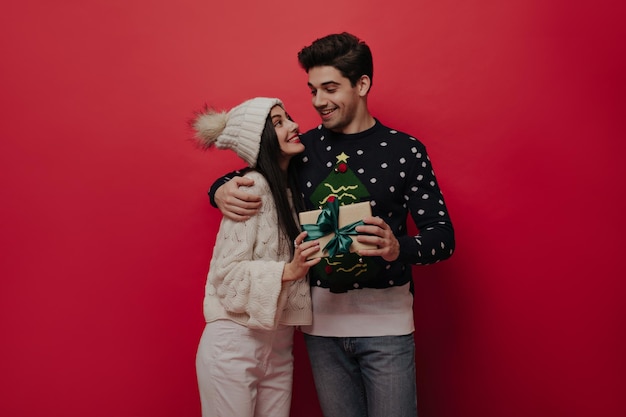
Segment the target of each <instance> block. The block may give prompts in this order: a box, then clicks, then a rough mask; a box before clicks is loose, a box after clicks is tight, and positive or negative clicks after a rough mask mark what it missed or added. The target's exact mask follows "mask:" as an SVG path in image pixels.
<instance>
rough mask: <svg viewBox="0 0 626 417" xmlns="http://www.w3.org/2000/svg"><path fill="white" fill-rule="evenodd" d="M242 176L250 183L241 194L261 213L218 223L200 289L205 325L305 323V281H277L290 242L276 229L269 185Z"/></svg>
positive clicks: (258, 177)
mask: <svg viewBox="0 0 626 417" xmlns="http://www.w3.org/2000/svg"><path fill="white" fill-rule="evenodd" d="M246 177H249V178H252V179H253V180H254V185H253V186H251V187H245V188H246V191H248V192H251V193H253V194H256V195H259V196H261V198H262V206H261V211H260V212H259V214H258V215H257V216H252V217H251V218H250V219H249V220H247V221H245V222H234V221H231V220H228V219H226V218H223V219H222V222H221V224H220V229H219V232H218V235H217V238H216V243H215V247H214V249H213V257H212V259H211V264H210V267H209V274H208V278H207V282H206V286H205V297H204V317H205V319H206V322H207V323H208V322H211V321H214V320H219V319H228V320H232V321H234V322H237V323H240V324H242V325H244V326H247V327H249V328H255V329H273V328H276V326H277V325H279V324H282V325H291V326H299V325H304V324H310V323H311V296H310V287H309V284H308V282H307V281H306V279H301V280H297V281H289V282H284V283H283V282H282V273H283V268H284V266H285V263H286V262H288V261H289V260H290V258H291V253H290V243H291V242H290V240H289V239H288V238H287V237H286V236H285V235H284V234H283V233H281V232H279V231H278V230H277V226H276V225H277V224H278V220H277V213H276V207H275V205H274V201H273V199H272V195H271V192H270V189H269V185H268V184H267V181H266V180H265V178H264V177H263V176H262V175H261V174H259V173H258V172H255V171H249V172H247V173H246Z"/></svg>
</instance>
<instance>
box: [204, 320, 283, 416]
mask: <svg viewBox="0 0 626 417" xmlns="http://www.w3.org/2000/svg"><path fill="white" fill-rule="evenodd" d="M293 331H294V328H293V326H281V327H279V328H278V330H274V331H269V330H251V329H248V328H247V327H245V326H242V325H240V324H237V323H234V322H232V321H230V320H217V321H214V322H211V323H207V324H206V326H205V327H204V332H203V333H202V337H201V338H200V345H199V346H198V353H197V356H196V373H197V376H198V387H199V389H200V401H201V404H202V417H289V409H290V406H291V386H292V382H293V354H292V348H293Z"/></svg>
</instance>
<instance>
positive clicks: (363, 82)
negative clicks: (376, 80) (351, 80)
mask: <svg viewBox="0 0 626 417" xmlns="http://www.w3.org/2000/svg"><path fill="white" fill-rule="evenodd" d="M356 86H357V88H358V91H359V95H360V96H361V97H365V96H366V95H367V93H369V91H370V87H371V86H372V80H371V79H370V77H369V76H367V75H361V78H359V80H358V81H357V82H356Z"/></svg>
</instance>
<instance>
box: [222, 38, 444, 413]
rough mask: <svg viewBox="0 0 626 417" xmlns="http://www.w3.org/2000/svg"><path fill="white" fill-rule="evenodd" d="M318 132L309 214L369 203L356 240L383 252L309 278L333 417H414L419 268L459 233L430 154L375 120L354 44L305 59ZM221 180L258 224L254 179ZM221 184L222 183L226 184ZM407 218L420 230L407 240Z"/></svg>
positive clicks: (312, 145)
mask: <svg viewBox="0 0 626 417" xmlns="http://www.w3.org/2000/svg"><path fill="white" fill-rule="evenodd" d="M298 60H299V62H300V65H301V67H302V68H303V69H304V70H305V71H306V72H307V74H308V86H309V89H310V91H311V96H312V104H313V107H314V108H315V110H316V111H317V112H318V113H319V115H320V117H321V120H322V124H321V125H320V126H318V127H317V128H314V129H312V130H310V131H308V132H306V133H305V134H304V135H302V137H301V141H302V143H304V144H305V148H306V149H305V151H304V152H303V154H302V157H301V158H294V161H296V160H297V163H298V164H299V165H298V168H299V174H300V181H299V183H300V189H301V191H302V193H303V195H304V198H305V203H306V204H307V206H308V208H309V209H317V208H319V207H321V206H323V205H324V204H325V203H326V202H327V201H328V199H329V198H333V199H338V200H339V201H340V203H341V204H342V205H345V204H351V203H356V202H360V201H369V202H370V206H371V208H372V214H373V217H366V218H364V219H363V221H364V223H365V224H364V225H362V226H359V227H357V229H356V230H357V232H359V233H360V235H359V236H357V237H356V239H357V240H358V241H359V242H361V243H369V244H373V245H374V246H375V247H376V249H368V250H361V251H360V252H359V253H342V254H339V255H336V256H331V257H328V258H324V259H323V261H322V262H320V263H319V264H317V266H316V267H314V268H313V269H311V271H310V277H309V280H310V283H311V292H312V302H313V324H312V325H311V326H303V327H302V331H303V333H304V337H305V341H306V346H307V351H308V354H309V358H310V360H311V366H312V371H313V376H314V379H315V386H316V390H317V393H318V397H319V400H320V405H321V408H322V411H323V413H324V416H326V417H352V416H354V417H361V416H368V417H403V416H406V417H415V416H416V415H417V396H416V379H415V344H414V339H413V332H414V323H413V284H412V267H411V265H425V264H431V263H434V262H438V261H441V260H444V259H447V258H449V257H450V256H451V255H452V253H453V251H454V245H455V242H454V229H453V227H452V223H451V221H450V217H449V215H448V211H447V208H446V205H445V203H444V200H443V196H442V194H441V191H440V189H439V186H438V184H437V181H436V179H435V175H434V171H433V169H432V166H431V162H430V159H429V157H428V155H427V153H426V148H425V147H424V145H423V144H422V143H421V142H419V141H418V140H416V139H415V138H413V137H411V136H409V135H407V134H405V133H402V132H399V131H396V130H394V129H390V128H388V127H386V126H384V125H383V124H382V123H380V121H378V120H377V119H376V118H374V117H373V116H372V114H371V113H370V111H369V109H368V106H367V97H368V94H369V92H370V89H371V86H372V77H373V61H372V55H371V52H370V49H369V47H368V46H367V45H366V44H365V43H364V42H362V41H361V40H359V39H358V38H357V37H355V36H353V35H351V34H348V33H341V34H333V35H329V36H326V37H323V38H321V39H318V40H316V41H315V42H313V43H312V44H311V45H310V46H307V47H305V48H303V49H302V50H301V51H300V52H299V53H298ZM227 178H228V177H223V178H222V179H220V180H218V181H217V182H216V183H215V184H213V187H212V188H211V192H210V194H211V197H212V203H213V204H214V205H216V206H218V207H220V209H221V210H222V212H223V214H224V215H225V216H227V217H229V218H231V219H243V218H247V217H248V216H251V215H254V213H255V212H256V210H257V209H258V206H259V203H258V196H251V195H249V194H246V193H244V192H243V191H239V190H238V187H239V185H247V183H246V181H245V180H243V179H241V178H238V177H235V178H232V179H231V180H230V181H229V182H225V181H226V179H227ZM222 185H224V186H222ZM409 213H410V215H411V217H412V218H413V221H414V222H415V225H416V226H417V229H418V233H419V234H418V235H417V236H410V235H408V231H407V224H406V223H407V222H406V221H407V216H408V214H409Z"/></svg>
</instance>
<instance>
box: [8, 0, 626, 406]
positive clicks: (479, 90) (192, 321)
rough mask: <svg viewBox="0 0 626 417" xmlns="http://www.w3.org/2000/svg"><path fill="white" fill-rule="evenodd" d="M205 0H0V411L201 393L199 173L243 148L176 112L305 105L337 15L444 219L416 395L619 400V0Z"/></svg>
mask: <svg viewBox="0 0 626 417" xmlns="http://www.w3.org/2000/svg"><path fill="white" fill-rule="evenodd" d="M213 3H217V2H207V1H200V0H179V1H176V2H174V1H148V0H134V1H128V0H109V1H93V0H92V1H88V0H87V1H86V0H81V1H64V2H49V1H42V0H39V1H38V0H24V1H21V2H10V4H6V5H3V12H2V14H0V57H1V60H2V61H1V64H0V120H1V124H0V138H1V141H0V167H1V175H0V186H1V193H2V200H1V201H2V204H0V245H1V248H0V249H1V250H2V253H1V255H0V277H1V281H0V335H1V336H0V337H1V342H0V375H1V376H0V415H3V416H11V417H23V416H36V415H49V416H63V417H73V416H76V417H78V416H80V417H83V416H90V417H137V416H150V417H169V416H176V417H184V416H198V415H199V401H198V395H197V388H196V382H195V369H194V355H195V350H196V346H197V342H198V339H199V337H200V333H201V331H202V327H203V319H202V311H201V304H202V294H203V286H204V280H205V276H206V272H207V267H208V263H209V259H210V256H211V249H212V246H213V243H214V238H215V233H216V230H217V227H218V224H219V217H220V216H219V214H218V212H217V211H216V210H215V209H213V208H211V207H210V206H209V203H208V199H207V197H206V190H207V188H208V186H209V184H210V183H211V182H212V181H213V179H214V178H216V177H217V176H218V175H219V174H221V173H223V172H225V171H227V170H230V169H232V168H234V167H238V166H240V163H239V162H238V160H237V159H236V157H235V156H234V155H231V154H230V153H226V152H221V153H211V152H209V153H202V152H200V151H199V150H197V149H195V148H194V146H193V145H192V144H191V143H190V142H189V141H188V138H189V136H190V134H189V131H188V130H187V127H186V121H187V119H188V118H189V117H190V116H191V113H192V111H193V110H197V109H199V108H200V107H202V105H203V104H204V103H205V102H206V103H208V104H214V105H218V106H224V107H229V106H232V105H234V104H236V103H239V102H240V101H242V100H244V99H246V98H249V97H251V96H256V95H270V96H279V97H281V98H282V99H283V100H284V101H285V103H286V105H287V107H288V109H289V111H290V113H292V115H293V116H294V117H295V118H296V120H297V121H298V122H299V123H300V125H301V126H302V128H303V129H306V128H310V127H312V126H314V125H315V124H316V123H317V118H316V116H315V115H314V113H313V112H312V110H311V108H310V103H309V101H308V97H309V95H308V91H307V88H306V85H305V84H306V76H305V74H304V73H303V72H302V71H301V70H300V69H299V68H298V66H297V63H296V52H297V51H298V50H299V49H300V48H301V47H302V46H304V45H307V44H309V43H310V42H311V41H312V40H313V39H315V38H317V37H320V36H323V35H326V34H328V33H331V32H336V31H342V30H347V31H351V32H353V33H355V34H357V35H359V36H361V37H362V38H364V39H365V40H366V41H368V43H369V44H370V46H371V47H372V50H373V53H374V57H375V77H374V87H373V90H372V94H371V108H372V111H373V112H374V114H375V115H376V116H377V117H379V118H380V119H381V120H382V121H383V122H385V123H387V124H388V125H391V126H394V127H396V128H398V129H402V130H405V131H408V132H410V133H412V134H414V135H416V136H418V137H420V138H421V139H422V140H423V141H424V142H425V143H426V144H427V146H428V149H429V152H430V154H431V157H432V159H433V161H434V165H435V169H436V171H437V173H438V177H439V180H440V182H441V185H442V187H443V189H444V192H445V194H446V198H447V203H448V205H449V209H450V212H451V214H452V216H453V220H454V222H455V226H456V230H457V253H456V254H455V256H454V257H453V258H452V259H451V260H450V261H447V262H444V263H441V264H438V265H435V266H432V267H425V268H419V269H416V270H415V287H416V296H415V301H416V305H415V317H416V325H417V333H416V341H417V353H418V357H417V365H418V384H419V407H420V413H421V416H422V417H435V416H436V417H457V416H465V417H501V416H508V417H517V416H520V417H521V416H524V417H526V416H568V417H582V416H603V417H605V416H624V415H626V407H625V406H624V402H623V400H621V397H622V396H623V394H624V392H625V388H626V377H625V375H626V361H625V360H624V352H625V351H626V340H625V339H626V338H625V336H624V324H625V318H626V317H625V309H624V307H623V306H622V304H623V298H624V292H625V290H626V284H624V275H625V274H624V267H623V263H622V262H621V261H622V259H621V256H623V255H622V252H623V250H624V244H623V235H624V232H625V231H626V230H625V229H626V227H625V226H626V222H625V220H624V215H623V214H624V212H625V211H626V204H625V203H624V199H623V197H624V178H626V175H625V174H626V169H625V164H624V163H623V161H622V157H623V154H624V151H625V150H626V146H625V144H624V139H625V137H624V129H623V120H624V110H625V106H624V97H625V93H626V91H625V90H626V88H625V87H626V83H625V82H624V74H625V71H624V70H625V68H624V67H625V65H624V63H625V62H624V60H625V56H626V55H625V50H624V49H625V47H624V41H623V40H624V38H625V36H624V35H625V34H626V33H625V30H624V29H622V28H621V26H622V25H621V24H622V23H623V17H624V16H623V15H624V13H623V12H624V7H623V6H621V4H622V2H617V1H613V2H610V1H594V2H590V1H586V2H565V1H562V2H559V1H556V0H547V1H545V0H544V1H539V0H511V1H507V2H499V1H487V0H482V1H481V0H470V1H457V0H455V1H450V0H440V1H437V2H427V1H413V0H389V1H384V2H382V1H380V2H374V1H371V2H370V1H363V0H353V1H352V0H351V1H345V2H336V1H325V0H322V1H321V2H314V3H311V2H309V3H298V2H293V1H289V2H288V1H277V0H270V1H265V2H255V1H243V2H220V4H219V5H216V4H213ZM296 358H297V359H296V368H297V369H296V381H295V388H294V389H295V392H294V407H293V413H292V414H293V415H294V416H298V417H308V416H319V415H320V413H319V408H318V407H317V404H316V398H315V394H314V390H313V388H312V382H311V376H310V369H309V367H308V363H307V362H306V353H305V351H304V349H303V346H302V341H301V339H300V338H298V339H297V340H296Z"/></svg>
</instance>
